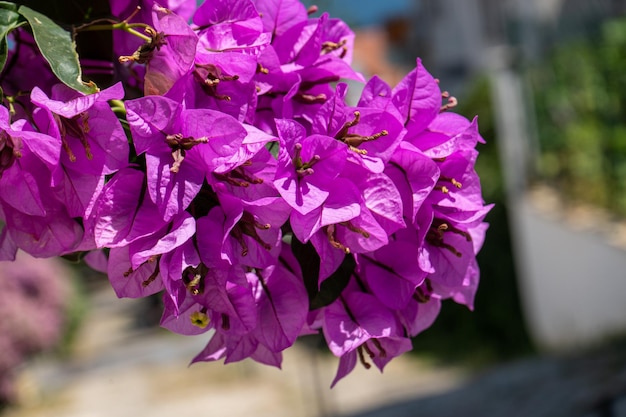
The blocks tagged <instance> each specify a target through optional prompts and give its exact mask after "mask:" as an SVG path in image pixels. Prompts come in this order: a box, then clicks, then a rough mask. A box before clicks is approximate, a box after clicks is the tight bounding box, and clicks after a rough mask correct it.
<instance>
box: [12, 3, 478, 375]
mask: <svg viewBox="0 0 626 417" xmlns="http://www.w3.org/2000/svg"><path fill="white" fill-rule="evenodd" d="M137 6H140V8H138V7H137ZM20 10H21V9H20ZM110 10H111V12H112V14H113V15H114V16H115V17H116V19H115V20H113V21H112V22H113V23H111V24H109V25H108V26H109V28H113V29H122V30H114V32H113V35H114V36H113V38H112V39H113V51H114V53H115V54H116V56H119V62H115V63H114V65H111V66H110V68H111V71H114V75H115V77H117V79H118V80H119V82H118V83H115V84H112V85H111V86H109V87H108V88H104V89H101V90H100V89H98V90H97V91H96V92H93V93H91V94H85V93H81V92H78V91H76V90H73V89H71V88H69V87H67V86H66V85H64V84H60V83H56V84H55V81H54V80H55V79H56V78H55V74H56V73H53V70H54V68H52V69H51V66H49V65H47V63H45V62H44V63H42V65H36V66H35V65H32V64H30V63H31V62H34V61H33V60H39V61H44V58H42V55H41V54H40V53H39V51H38V49H37V48H36V47H35V43H36V42H35V41H34V40H33V39H34V38H33V36H32V35H31V34H30V33H29V32H28V28H19V29H16V30H14V31H13V32H12V33H11V36H13V43H14V46H13V47H12V48H11V49H10V50H9V57H8V60H7V66H6V68H5V70H4V73H3V75H2V79H1V80H0V82H1V86H2V89H3V91H4V94H5V97H6V98H7V99H6V100H5V103H8V104H10V106H9V108H10V109H11V111H9V110H7V108H5V107H0V132H1V133H0V175H1V177H0V219H1V220H2V221H3V222H4V223H5V227H4V228H3V230H2V233H1V235H0V256H1V257H2V258H4V259H10V258H12V257H13V256H14V254H15V252H16V250H17V249H18V248H19V249H22V250H24V251H26V252H28V253H30V254H31V255H33V256H38V257H49V256H55V255H63V254H70V253H76V252H80V253H82V254H86V255H85V257H86V259H87V260H88V262H90V263H91V264H92V265H94V266H96V267H99V268H101V269H103V270H105V271H106V273H107V274H108V277H109V280H110V282H111V284H112V286H113V288H114V289H115V291H116V293H117V295H118V296H120V297H145V296H148V295H151V294H155V293H157V292H163V303H164V311H163V317H162V321H161V324H162V326H164V327H166V328H168V329H170V330H172V331H174V332H178V333H182V334H186V335H197V334H200V333H205V332H209V331H210V334H211V338H210V341H209V342H208V344H207V346H206V348H205V349H204V350H203V351H202V352H200V353H199V354H198V355H197V356H196V357H195V359H194V361H212V360H218V359H222V358H223V359H224V360H225V362H234V361H239V360H242V359H244V358H248V357H250V358H253V359H254V360H257V361H259V362H262V363H266V364H270V365H274V366H280V363H281V352H282V351H283V350H284V349H286V348H288V347H289V346H291V345H292V344H293V343H294V342H295V340H296V339H297V337H298V336H300V335H304V334H310V333H315V332H320V331H321V332H323V334H324V337H325V339H326V341H327V343H328V346H329V348H330V350H331V351H332V353H333V354H335V355H336V356H338V357H339V358H340V360H339V370H338V372H337V376H336V378H335V381H334V382H333V384H334V383H336V382H337V380H339V379H340V378H341V377H343V376H344V375H346V374H347V373H349V372H350V371H351V370H352V369H353V368H354V367H355V365H356V363H357V362H358V361H360V362H361V363H362V364H363V365H364V366H365V367H366V368H369V367H370V366H371V365H370V362H373V363H374V364H375V365H376V366H377V367H378V368H380V369H381V370H382V368H383V367H384V366H385V365H386V364H387V363H388V362H389V361H390V360H391V359H392V358H394V357H396V356H398V355H400V354H402V353H403V352H405V351H407V350H410V349H411V340H410V338H411V337H413V336H415V335H417V334H418V333H419V332H420V331H422V330H424V329H425V328H427V327H429V326H430V325H431V324H432V322H433V321H434V319H435V317H436V316H437V314H438V312H439V309H440V305H441V300H443V299H447V298H452V299H454V300H455V301H456V302H458V303H462V304H465V305H467V306H468V307H470V308H472V303H473V298H474V294H475V291H476V287H477V284H478V276H479V272H478V267H477V264H476V259H475V255H476V253H477V252H478V250H479V249H480V247H481V244H482V242H483V238H484V236H485V231H486V223H484V222H483V219H484V217H485V215H486V213H487V212H488V211H489V209H490V206H486V205H485V204H484V202H483V199H482V196H481V189H480V182H479V178H478V176H477V174H476V172H475V171H474V162H475V160H476V157H477V151H476V150H475V147H476V144H477V143H478V142H480V141H482V139H481V137H480V135H479V133H478V130H477V123H476V120H473V121H469V120H467V119H465V118H464V117H462V116H460V115H457V114H454V113H452V112H450V111H448V110H449V109H450V108H451V107H453V106H454V99H453V98H451V97H449V96H448V94H447V93H446V92H442V91H441V90H440V88H439V83H438V81H437V80H436V79H434V78H433V77H432V76H431V75H430V74H429V73H428V72H427V71H426V69H425V68H424V67H423V66H422V64H421V62H420V61H419V60H417V64H416V68H415V69H414V70H413V71H411V72H410V73H409V74H408V75H407V76H406V77H405V78H404V79H403V80H402V81H401V82H400V83H399V84H398V85H396V86H395V87H393V88H392V87H390V86H389V85H387V84H386V83H385V82H384V81H383V80H381V79H380V78H378V77H373V78H372V79H370V80H369V81H368V82H367V83H366V84H365V86H364V89H363V92H362V94H361V97H360V100H359V101H358V103H357V104H356V106H351V105H349V104H347V103H346V94H347V89H348V87H347V85H346V84H345V83H343V82H341V80H345V79H351V80H357V81H365V80H363V77H362V76H361V75H360V74H359V73H357V72H355V71H354V70H353V69H352V67H351V59H352V47H353V41H354V34H353V32H352V31H351V30H350V28H349V27H348V26H347V25H346V24H345V23H344V22H343V21H341V20H338V19H333V18H330V17H329V16H328V15H327V14H322V15H321V16H320V17H313V15H314V14H315V13H316V10H312V9H309V10H307V9H306V8H305V7H304V6H303V5H302V4H301V3H300V2H299V1H298V0H283V1H271V0H256V1H254V0H205V1H204V3H203V4H201V5H200V6H199V7H197V8H196V7H195V0H185V1H180V0H178V1H174V0H170V1H164V2H162V4H159V3H157V2H155V1H153V0H130V1H129V0H124V1H123V0H110ZM189 22H191V23H189ZM96 23H97V24H96ZM96 23H94V25H92V26H89V25H83V26H82V27H81V28H83V29H89V30H95V29H97V28H101V27H102V26H107V25H103V24H102V22H101V21H99V22H96ZM31 26H32V24H31ZM138 28H141V29H143V31H139V29H138ZM80 34H81V32H78V35H79V36H80ZM35 38H36V36H35ZM39 48H40V49H41V46H39ZM42 52H43V51H42ZM43 55H44V56H45V53H43ZM100 67H102V65H101V66H100ZM66 84H67V83H66ZM25 91H27V92H28V93H27V94H24V92H25ZM131 97H134V98H131ZM124 98H126V99H125V100H124ZM17 104H19V106H18V105H17Z"/></svg>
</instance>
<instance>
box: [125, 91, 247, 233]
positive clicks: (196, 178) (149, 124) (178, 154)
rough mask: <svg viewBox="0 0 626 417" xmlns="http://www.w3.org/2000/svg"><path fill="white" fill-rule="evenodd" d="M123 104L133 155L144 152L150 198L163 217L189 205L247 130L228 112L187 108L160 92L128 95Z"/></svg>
mask: <svg viewBox="0 0 626 417" xmlns="http://www.w3.org/2000/svg"><path fill="white" fill-rule="evenodd" d="M126 107H127V110H128V115H127V119H128V122H129V124H130V129H131V132H132V134H133V137H134V138H135V141H134V144H135V149H136V151H137V154H142V153H145V154H146V172H147V175H148V191H149V193H150V198H151V199H152V201H154V202H155V203H156V204H157V206H158V207H159V211H160V213H161V215H162V216H163V219H164V220H166V221H168V220H169V219H171V218H172V216H174V215H175V214H177V213H180V212H181V211H182V210H184V209H186V208H187V207H188V206H189V204H190V203H191V201H192V200H193V199H194V197H195V196H196V194H198V192H199V191H200V188H201V187H202V183H203V182H204V180H205V178H206V177H207V176H208V175H210V173H211V172H212V171H213V170H215V169H216V168H218V167H219V162H220V158H227V159H228V158H230V157H232V156H233V155H234V154H235V153H236V152H237V151H238V148H239V147H240V146H241V143H242V141H243V139H244V137H245V136H246V135H247V132H246V130H245V129H244V128H243V127H242V126H241V124H240V123H239V122H237V121H236V120H235V119H234V118H232V117H231V116H228V115H225V114H223V113H220V112H216V111H213V110H205V109H189V110H185V109H183V108H182V106H181V105H180V104H178V103H176V102H174V101H172V100H170V99H168V98H165V97H161V96H146V97H143V98H139V99H136V100H131V101H128V102H127V103H126ZM209 120H210V121H211V123H207V122H205V121H209Z"/></svg>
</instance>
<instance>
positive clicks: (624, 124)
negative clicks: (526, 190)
mask: <svg viewBox="0 0 626 417" xmlns="http://www.w3.org/2000/svg"><path fill="white" fill-rule="evenodd" d="M545 57H546V58H545V59H543V60H542V61H539V62H536V63H534V64H532V65H531V66H529V68H528V69H527V76H528V80H529V82H530V85H531V86H532V92H533V93H532V94H533V96H534V98H533V102H534V103H533V104H534V106H535V112H536V118H537V119H536V123H537V133H538V139H539V146H540V149H539V155H540V156H539V158H538V160H537V161H536V167H535V168H536V173H537V177H536V178H535V179H536V180H538V181H541V182H547V183H548V184H550V185H552V186H554V187H555V188H556V189H558V190H559V191H560V192H561V193H562V194H563V196H564V197H566V198H569V199H571V200H574V201H578V202H583V203H589V204H592V205H595V206H600V207H603V208H606V209H608V210H609V211H611V212H612V213H614V214H616V215H618V216H622V217H623V216H626V117H625V116H626V114H625V111H626V77H625V73H624V71H625V69H626V19H624V18H621V19H614V20H610V21H607V22H605V23H603V24H601V25H600V26H599V28H598V29H597V30H595V31H594V32H593V33H592V34H591V35H590V36H587V37H585V38H580V39H574V40H570V41H568V42H564V43H557V44H556V46H554V47H552V48H551V49H550V50H548V51H547V53H546V54H545Z"/></svg>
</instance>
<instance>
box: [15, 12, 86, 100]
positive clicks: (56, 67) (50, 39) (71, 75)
mask: <svg viewBox="0 0 626 417" xmlns="http://www.w3.org/2000/svg"><path fill="white" fill-rule="evenodd" d="M18 11H19V13H20V14H21V15H22V16H24V17H25V18H26V20H28V23H29V24H30V27H31V29H32V30H33V36H34V37H35V42H36V43H37V46H38V47H39V50H40V51H41V54H42V55H43V57H44V58H45V59H46V61H48V63H49V64H50V67H51V68H52V72H54V75H56V76H57V78H58V79H59V80H60V81H61V82H63V84H65V85H67V86H68V87H70V88H73V89H74V90H77V91H80V92H83V93H86V94H90V93H95V92H96V91H97V87H96V86H95V85H94V84H91V85H90V84H86V83H84V82H83V80H82V77H81V69H80V63H79V61H78V54H77V53H76V45H75V44H74V41H73V40H72V37H71V35H70V33H69V32H68V31H66V30H64V29H63V28H62V27H60V26H59V25H57V24H56V23H54V22H53V21H52V20H50V19H49V18H48V17H46V16H45V15H43V14H41V13H39V12H36V11H34V10H33V9H30V8H28V7H26V6H22V7H20V8H19V10H18Z"/></svg>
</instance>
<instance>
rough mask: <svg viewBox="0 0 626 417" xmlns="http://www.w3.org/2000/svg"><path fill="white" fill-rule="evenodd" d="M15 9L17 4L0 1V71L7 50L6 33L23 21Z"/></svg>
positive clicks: (2, 67)
mask: <svg viewBox="0 0 626 417" xmlns="http://www.w3.org/2000/svg"><path fill="white" fill-rule="evenodd" d="M16 9H17V6H16V5H15V4H13V3H7V2H0V71H2V70H3V69H4V64H5V63H6V60H7V54H8V52H9V45H8V42H7V35H8V34H9V32H11V31H12V30H13V29H16V28H18V27H20V26H21V25H23V24H24V23H25V21H24V20H23V19H22V16H20V15H19V14H18V13H17V12H16Z"/></svg>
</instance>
